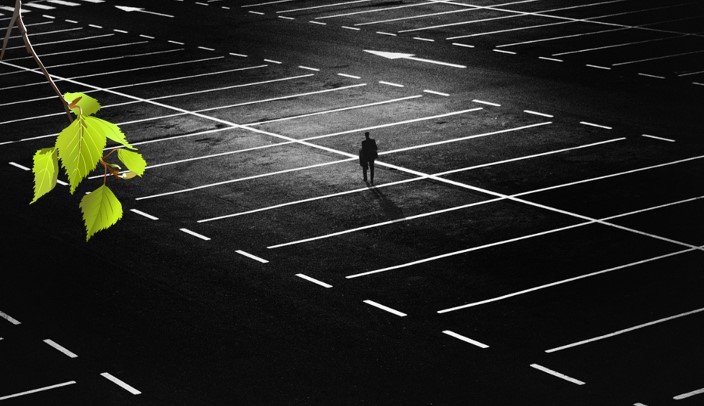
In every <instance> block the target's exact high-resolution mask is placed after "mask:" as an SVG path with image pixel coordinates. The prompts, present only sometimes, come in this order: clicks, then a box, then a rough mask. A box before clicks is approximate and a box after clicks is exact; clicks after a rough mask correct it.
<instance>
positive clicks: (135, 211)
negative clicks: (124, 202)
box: [130, 209, 159, 220]
mask: <svg viewBox="0 0 704 406" xmlns="http://www.w3.org/2000/svg"><path fill="white" fill-rule="evenodd" d="M130 211H131V212H132V213H135V214H139V215H140V216H144V217H146V218H148V219H150V220H159V217H155V216H152V215H151V214H147V213H145V212H143V211H141V210H137V209H130Z"/></svg>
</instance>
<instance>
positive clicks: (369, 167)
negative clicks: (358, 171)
mask: <svg viewBox="0 0 704 406" xmlns="http://www.w3.org/2000/svg"><path fill="white" fill-rule="evenodd" d="M367 170H369V175H370V178H369V179H370V180H371V182H372V183H374V160H371V161H365V162H364V165H362V173H363V174H364V180H365V181H366V180H367Z"/></svg>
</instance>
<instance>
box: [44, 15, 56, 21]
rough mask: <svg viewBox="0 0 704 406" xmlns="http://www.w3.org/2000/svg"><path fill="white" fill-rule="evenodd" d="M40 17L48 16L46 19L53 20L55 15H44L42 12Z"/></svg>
mask: <svg viewBox="0 0 704 406" xmlns="http://www.w3.org/2000/svg"><path fill="white" fill-rule="evenodd" d="M42 17H44V18H48V19H50V20H54V19H55V18H56V17H54V16H50V15H46V14H42Z"/></svg>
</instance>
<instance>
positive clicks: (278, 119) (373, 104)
mask: <svg viewBox="0 0 704 406" xmlns="http://www.w3.org/2000/svg"><path fill="white" fill-rule="evenodd" d="M419 97H423V95H414V96H406V97H399V98H398V99H390V100H383V101H379V102H373V103H366V104H358V105H356V106H349V107H340V108H337V109H331V110H324V111H316V112H314V113H306V114H299V115H297V116H289V117H282V118H275V119H271V120H266V121H257V122H254V123H249V124H242V125H243V126H245V127H254V126H259V125H262V124H269V123H275V122H279V121H288V120H297V119H299V118H304V117H312V116H319V115H323V114H330V113H339V112H341V111H349V110H356V109H363V108H367V107H372V106H381V105H383V104H391V103H397V102H402V101H406V100H411V99H417V98H419Z"/></svg>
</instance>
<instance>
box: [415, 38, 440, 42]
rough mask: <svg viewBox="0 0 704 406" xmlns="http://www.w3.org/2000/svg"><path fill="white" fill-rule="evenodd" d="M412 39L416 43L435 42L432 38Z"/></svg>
mask: <svg viewBox="0 0 704 406" xmlns="http://www.w3.org/2000/svg"><path fill="white" fill-rule="evenodd" d="M413 39H415V40H418V41H427V42H435V40H434V39H432V38H423V37H413Z"/></svg>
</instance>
